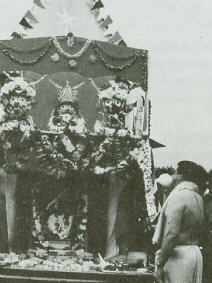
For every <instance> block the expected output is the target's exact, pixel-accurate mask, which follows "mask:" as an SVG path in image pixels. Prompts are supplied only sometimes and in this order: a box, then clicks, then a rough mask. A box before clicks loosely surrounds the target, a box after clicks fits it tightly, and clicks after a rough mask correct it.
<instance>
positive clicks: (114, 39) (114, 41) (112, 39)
mask: <svg viewBox="0 0 212 283" xmlns="http://www.w3.org/2000/svg"><path fill="white" fill-rule="evenodd" d="M121 40H122V37H121V35H120V34H119V32H118V31H117V32H115V33H114V35H113V36H112V37H111V38H110V40H109V42H111V43H116V42H117V41H121Z"/></svg>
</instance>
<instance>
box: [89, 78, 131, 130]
mask: <svg viewBox="0 0 212 283" xmlns="http://www.w3.org/2000/svg"><path fill="white" fill-rule="evenodd" d="M128 92H129V87H128V85H127V83H126V82H124V81H119V82H117V81H115V80H111V81H109V82H108V83H107V84H105V85H103V87H102V88H101V89H100V91H99V102H100V104H101V108H102V111H101V114H102V120H101V121H99V120H97V121H96V123H95V125H94V130H95V132H102V131H103V132H104V130H105V131H107V128H109V129H116V130H118V129H124V128H125V116H126V99H127V94H128Z"/></svg>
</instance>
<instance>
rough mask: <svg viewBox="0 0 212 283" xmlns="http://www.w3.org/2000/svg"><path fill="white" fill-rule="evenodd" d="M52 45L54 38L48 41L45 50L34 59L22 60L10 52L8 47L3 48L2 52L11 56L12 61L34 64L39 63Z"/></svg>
mask: <svg viewBox="0 0 212 283" xmlns="http://www.w3.org/2000/svg"><path fill="white" fill-rule="evenodd" d="M51 46H52V40H51V41H49V42H48V44H47V45H46V47H45V49H44V51H43V52H42V53H41V54H40V55H38V57H36V58H35V59H32V60H22V59H19V58H17V57H15V56H14V55H13V54H10V53H9V52H8V49H6V48H4V49H2V52H3V53H4V54H5V55H6V56H7V57H9V58H10V59H11V60H12V61H14V62H16V63H19V64H21V65H33V64H35V63H37V62H38V61H39V60H41V59H42V58H43V57H44V56H45V55H46V54H47V53H48V52H49V51H50V49H51Z"/></svg>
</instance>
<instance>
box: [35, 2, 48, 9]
mask: <svg viewBox="0 0 212 283" xmlns="http://www.w3.org/2000/svg"><path fill="white" fill-rule="evenodd" d="M34 3H35V4H36V5H37V6H38V7H40V8H42V9H46V8H45V7H44V6H43V4H42V2H41V0H34Z"/></svg>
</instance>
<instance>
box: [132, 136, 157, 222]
mask: <svg viewBox="0 0 212 283" xmlns="http://www.w3.org/2000/svg"><path fill="white" fill-rule="evenodd" d="M130 155H131V157H132V158H133V159H134V160H136V161H137V163H138V165H139V167H140V169H141V171H142V172H143V178H144V184H145V197H146V205H147V212H148V216H149V219H150V221H152V220H153V219H154V218H155V216H156V215H157V209H156V205H155V198H154V193H153V182H152V156H151V147H150V144H149V140H148V139H147V140H142V141H141V143H140V146H139V147H136V148H134V149H133V150H132V151H130Z"/></svg>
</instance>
